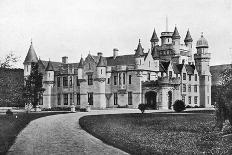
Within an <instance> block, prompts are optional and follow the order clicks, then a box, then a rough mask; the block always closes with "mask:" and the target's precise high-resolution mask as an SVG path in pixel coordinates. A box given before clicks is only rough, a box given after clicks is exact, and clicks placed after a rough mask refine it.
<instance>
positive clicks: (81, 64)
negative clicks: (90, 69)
mask: <svg viewBox="0 0 232 155" xmlns="http://www.w3.org/2000/svg"><path fill="white" fill-rule="evenodd" d="M78 68H84V60H83V58H82V57H81V60H80V62H79V64H78Z"/></svg>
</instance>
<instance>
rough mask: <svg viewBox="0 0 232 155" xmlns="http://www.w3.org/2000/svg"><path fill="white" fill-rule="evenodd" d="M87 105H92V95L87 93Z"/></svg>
mask: <svg viewBox="0 0 232 155" xmlns="http://www.w3.org/2000/svg"><path fill="white" fill-rule="evenodd" d="M88 103H89V105H93V93H92V92H91V93H88Z"/></svg>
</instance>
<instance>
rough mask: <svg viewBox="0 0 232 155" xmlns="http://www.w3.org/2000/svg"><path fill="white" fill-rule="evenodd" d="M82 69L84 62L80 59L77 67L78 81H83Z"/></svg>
mask: <svg viewBox="0 0 232 155" xmlns="http://www.w3.org/2000/svg"><path fill="white" fill-rule="evenodd" d="M83 68H84V60H83V58H82V57H81V60H80V62H79V64H78V67H77V72H78V79H83Z"/></svg>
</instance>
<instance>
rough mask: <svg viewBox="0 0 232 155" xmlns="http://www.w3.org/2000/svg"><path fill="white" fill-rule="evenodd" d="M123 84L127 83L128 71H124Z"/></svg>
mask: <svg viewBox="0 0 232 155" xmlns="http://www.w3.org/2000/svg"><path fill="white" fill-rule="evenodd" d="M123 84H126V73H123Z"/></svg>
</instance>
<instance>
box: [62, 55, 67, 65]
mask: <svg viewBox="0 0 232 155" xmlns="http://www.w3.org/2000/svg"><path fill="white" fill-rule="evenodd" d="M62 63H64V64H67V63H68V57H67V56H64V57H62Z"/></svg>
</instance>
